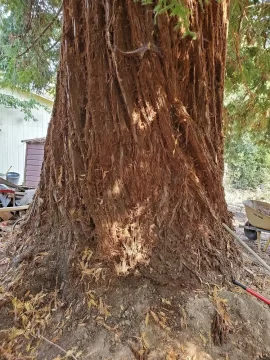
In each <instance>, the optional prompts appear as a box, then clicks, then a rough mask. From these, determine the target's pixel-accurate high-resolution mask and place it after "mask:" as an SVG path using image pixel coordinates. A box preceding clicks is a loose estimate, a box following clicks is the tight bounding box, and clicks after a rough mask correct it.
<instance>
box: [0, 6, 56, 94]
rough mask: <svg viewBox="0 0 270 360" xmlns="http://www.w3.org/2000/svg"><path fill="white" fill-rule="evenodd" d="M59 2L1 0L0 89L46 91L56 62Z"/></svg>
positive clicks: (52, 84)
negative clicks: (0, 74) (0, 75)
mask: <svg viewBox="0 0 270 360" xmlns="http://www.w3.org/2000/svg"><path fill="white" fill-rule="evenodd" d="M60 6H61V3H60V0H38V1H32V0H26V1H20V0H0V18H1V21H0V43H1V48H0V71H1V73H2V78H1V81H0V86H1V87H2V88H5V87H9V88H17V89H18V88H19V89H21V90H27V91H35V92H37V93H41V92H43V93H44V92H48V91H50V89H52V88H54V86H55V78H56V69H57V65H58V61H59V40H60V37H61V17H60V15H59V16H56V14H58V9H59V7H60Z"/></svg>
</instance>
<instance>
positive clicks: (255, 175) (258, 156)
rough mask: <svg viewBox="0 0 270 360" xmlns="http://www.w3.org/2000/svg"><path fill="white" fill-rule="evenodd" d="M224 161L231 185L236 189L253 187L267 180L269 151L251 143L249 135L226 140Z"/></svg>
mask: <svg viewBox="0 0 270 360" xmlns="http://www.w3.org/2000/svg"><path fill="white" fill-rule="evenodd" d="M225 162H226V163H227V165H228V170H229V174H228V175H229V178H230V182H231V185H232V186H233V187H234V188H236V189H253V188H256V187H257V186H258V185H260V184H262V183H264V182H267V180H268V173H269V170H270V153H269V152H268V150H267V149H266V148H265V147H263V146H262V145H258V144H255V143H253V142H252V140H251V138H250V136H249V135H244V136H243V137H242V138H239V139H237V138H234V139H231V140H230V141H227V143H226V148H225Z"/></svg>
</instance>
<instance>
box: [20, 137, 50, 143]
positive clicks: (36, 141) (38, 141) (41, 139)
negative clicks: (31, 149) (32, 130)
mask: <svg viewBox="0 0 270 360" xmlns="http://www.w3.org/2000/svg"><path fill="white" fill-rule="evenodd" d="M45 140H46V138H45V137H43V138H35V139H27V140H22V142H25V143H26V144H45Z"/></svg>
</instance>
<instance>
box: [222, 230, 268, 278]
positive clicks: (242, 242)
mask: <svg viewBox="0 0 270 360" xmlns="http://www.w3.org/2000/svg"><path fill="white" fill-rule="evenodd" d="M223 226H224V228H225V229H226V230H227V231H228V232H229V233H230V234H231V235H232V236H233V237H234V238H235V239H236V240H237V241H238V242H239V243H240V244H241V245H243V246H244V248H245V249H246V250H247V251H248V252H250V253H251V254H252V255H253V256H254V257H255V258H256V259H257V260H258V261H259V263H260V264H261V265H263V266H264V267H265V268H266V269H267V270H268V272H269V274H270V266H269V265H267V264H266V262H265V261H263V259H262V258H260V256H259V255H257V254H256V253H255V251H253V250H252V249H251V248H250V247H249V246H248V245H247V244H245V243H244V241H243V240H241V239H240V238H239V236H237V235H236V233H235V232H234V231H232V230H231V229H230V228H229V227H228V226H227V225H226V224H224V223H223Z"/></svg>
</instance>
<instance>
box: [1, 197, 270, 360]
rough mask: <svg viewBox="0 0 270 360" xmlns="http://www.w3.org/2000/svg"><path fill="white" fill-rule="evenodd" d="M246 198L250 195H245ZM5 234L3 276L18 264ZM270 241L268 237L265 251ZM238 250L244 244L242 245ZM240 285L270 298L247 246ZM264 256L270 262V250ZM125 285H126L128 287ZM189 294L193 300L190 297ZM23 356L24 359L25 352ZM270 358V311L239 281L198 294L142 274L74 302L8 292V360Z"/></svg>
mask: <svg viewBox="0 0 270 360" xmlns="http://www.w3.org/2000/svg"><path fill="white" fill-rule="evenodd" d="M242 195H243V196H245V194H242ZM228 198H229V201H230V203H229V205H228V207H229V210H230V211H231V212H233V214H234V225H235V229H236V232H237V234H238V235H239V236H240V237H241V238H242V239H243V240H245V241H246V243H247V244H248V245H249V246H250V247H251V248H252V249H253V250H254V251H256V252H257V253H258V247H257V241H250V240H247V239H246V238H245V236H244V233H243V229H241V228H239V224H244V223H245V221H246V216H245V213H244V208H243V206H242V203H241V201H242V199H240V198H239V197H236V196H233V195H232V194H227V200H228ZM9 231H11V226H1V230H0V276H1V281H2V283H3V284H4V283H5V279H6V277H7V276H8V272H7V269H8V265H9V262H10V259H9V258H7V257H6V254H5V245H6V242H5V239H6V232H9ZM266 240H267V236H265V235H263V236H262V248H263V247H264V245H265V243H266ZM237 246H238V245H237ZM239 250H240V254H241V256H242V257H243V273H242V277H241V278H239V279H238V280H239V281H241V282H243V283H244V284H246V285H248V286H250V287H252V288H253V289H255V290H257V291H258V292H259V293H261V294H263V295H264V296H265V297H268V298H270V276H269V274H267V270H266V269H264V268H263V267H262V266H260V265H259V264H258V263H257V261H256V260H255V259H253V258H252V257H251V256H250V255H249V254H248V253H247V252H246V251H245V250H243V248H240V246H239ZM260 256H261V257H262V258H263V259H264V260H265V261H266V262H267V263H268V264H269V265H270V248H269V249H268V251H267V253H263V252H260ZM120 285H121V286H120ZM187 294H188V296H187ZM22 354H23V355H22ZM6 359H7V360H10V359H12V360H24V359H36V360H53V359H54V360H60V359H78V360H79V359H80V360H86V359H88V360H132V359H135V360H159V359H160V360H161V359H162V360H163V359H164V360H180V359H181V360H204V359H205V360H241V359H243V360H256V359H261V360H270V308H269V306H267V305H265V304H264V303H263V302H261V301H259V300H257V299H256V298H255V297H253V296H251V295H249V294H247V293H246V292H244V291H243V290H242V289H239V288H237V287H235V286H234V285H233V284H232V285H231V286H228V287H227V288H219V287H217V286H215V285H214V284H205V283H204V284H203V286H202V287H200V288H198V289H195V290H194V289H190V290H189V289H188V288H187V287H186V284H185V286H184V285H183V288H179V287H175V286H174V285H173V284H168V285H166V286H161V285H158V284H155V283H153V281H151V280H149V279H146V278H144V277H142V276H140V274H138V276H136V275H135V276H133V277H132V278H130V277H129V278H119V279H118V280H115V281H113V282H111V283H106V285H104V284H103V285H101V284H100V285H97V284H95V283H93V284H92V285H89V287H88V288H87V289H86V291H85V294H84V297H81V296H79V297H78V299H77V300H76V301H74V302H73V303H71V304H69V305H67V304H66V303H65V302H64V301H63V300H61V298H60V297H59V296H58V293H57V292H56V291H55V292H53V293H50V294H45V293H40V294H37V295H36V296H32V295H31V294H30V293H27V294H26V295H25V297H24V298H23V299H17V298H15V299H14V297H13V295H12V286H9V288H7V287H6V284H5V288H4V287H0V360H6Z"/></svg>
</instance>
